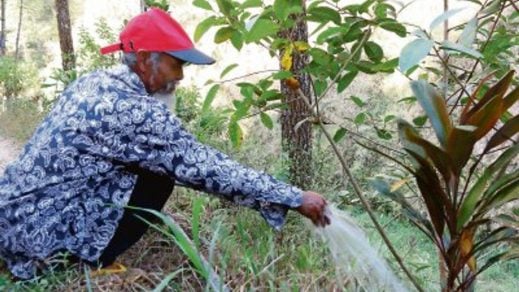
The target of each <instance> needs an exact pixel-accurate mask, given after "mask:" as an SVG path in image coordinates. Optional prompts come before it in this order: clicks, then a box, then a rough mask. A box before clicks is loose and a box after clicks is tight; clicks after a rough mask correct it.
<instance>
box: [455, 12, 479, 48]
mask: <svg viewBox="0 0 519 292" xmlns="http://www.w3.org/2000/svg"><path fill="white" fill-rule="evenodd" d="M477 29H478V19H477V18H476V17H474V18H472V19H471V20H469V22H467V24H466V25H465V28H464V29H463V32H462V33H461V35H460V37H459V39H458V43H459V44H460V45H463V46H464V47H467V48H470V47H472V44H473V43H474V40H475V39H476V33H477Z"/></svg>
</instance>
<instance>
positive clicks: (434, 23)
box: [429, 8, 464, 31]
mask: <svg viewBox="0 0 519 292" xmlns="http://www.w3.org/2000/svg"><path fill="white" fill-rule="evenodd" d="M463 9H464V8H457V9H451V10H448V11H445V12H444V13H442V14H441V15H440V16H438V17H436V18H435V19H434V20H433V21H432V22H431V24H430V25H429V30H431V31H432V30H433V29H434V28H435V27H437V26H438V25H440V24H442V23H443V22H444V21H446V20H447V19H449V18H451V17H452V16H453V15H455V14H457V13H458V12H460V11H461V10H463Z"/></svg>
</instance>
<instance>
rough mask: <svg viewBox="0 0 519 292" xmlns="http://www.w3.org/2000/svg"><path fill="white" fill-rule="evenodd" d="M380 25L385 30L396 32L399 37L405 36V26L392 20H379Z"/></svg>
mask: <svg viewBox="0 0 519 292" xmlns="http://www.w3.org/2000/svg"><path fill="white" fill-rule="evenodd" d="M380 27H381V28H383V29H385V30H388V31H391V32H394V33H396V34H397V35H398V36H399V37H406V36H407V29H406V28H405V26H403V25H402V24H400V23H398V22H396V21H394V20H391V21H384V22H381V23H380Z"/></svg>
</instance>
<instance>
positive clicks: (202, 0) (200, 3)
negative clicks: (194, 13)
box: [193, 0, 213, 10]
mask: <svg viewBox="0 0 519 292" xmlns="http://www.w3.org/2000/svg"><path fill="white" fill-rule="evenodd" d="M193 5H195V6H196V7H199V8H202V9H205V10H213V8H212V7H211V4H209V2H207V1H206V0H195V1H193Z"/></svg>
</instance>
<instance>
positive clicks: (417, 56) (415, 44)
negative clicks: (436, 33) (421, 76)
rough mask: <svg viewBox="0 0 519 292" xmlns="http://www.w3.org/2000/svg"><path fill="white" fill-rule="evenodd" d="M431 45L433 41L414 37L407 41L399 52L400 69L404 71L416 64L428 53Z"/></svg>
mask: <svg viewBox="0 0 519 292" xmlns="http://www.w3.org/2000/svg"><path fill="white" fill-rule="evenodd" d="M433 46H434V42H433V41H431V40H426V39H416V40H414V41H412V42H410V43H408V44H407V45H406V46H405V47H404V48H403V49H402V52H401V53H400V58H399V66H400V70H401V71H402V72H404V73H405V72H407V70H409V69H410V68H412V67H413V66H415V65H418V63H420V61H421V60H422V59H423V58H425V57H426V56H427V55H428V54H429V52H430V51H431V49H432V47H433Z"/></svg>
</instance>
